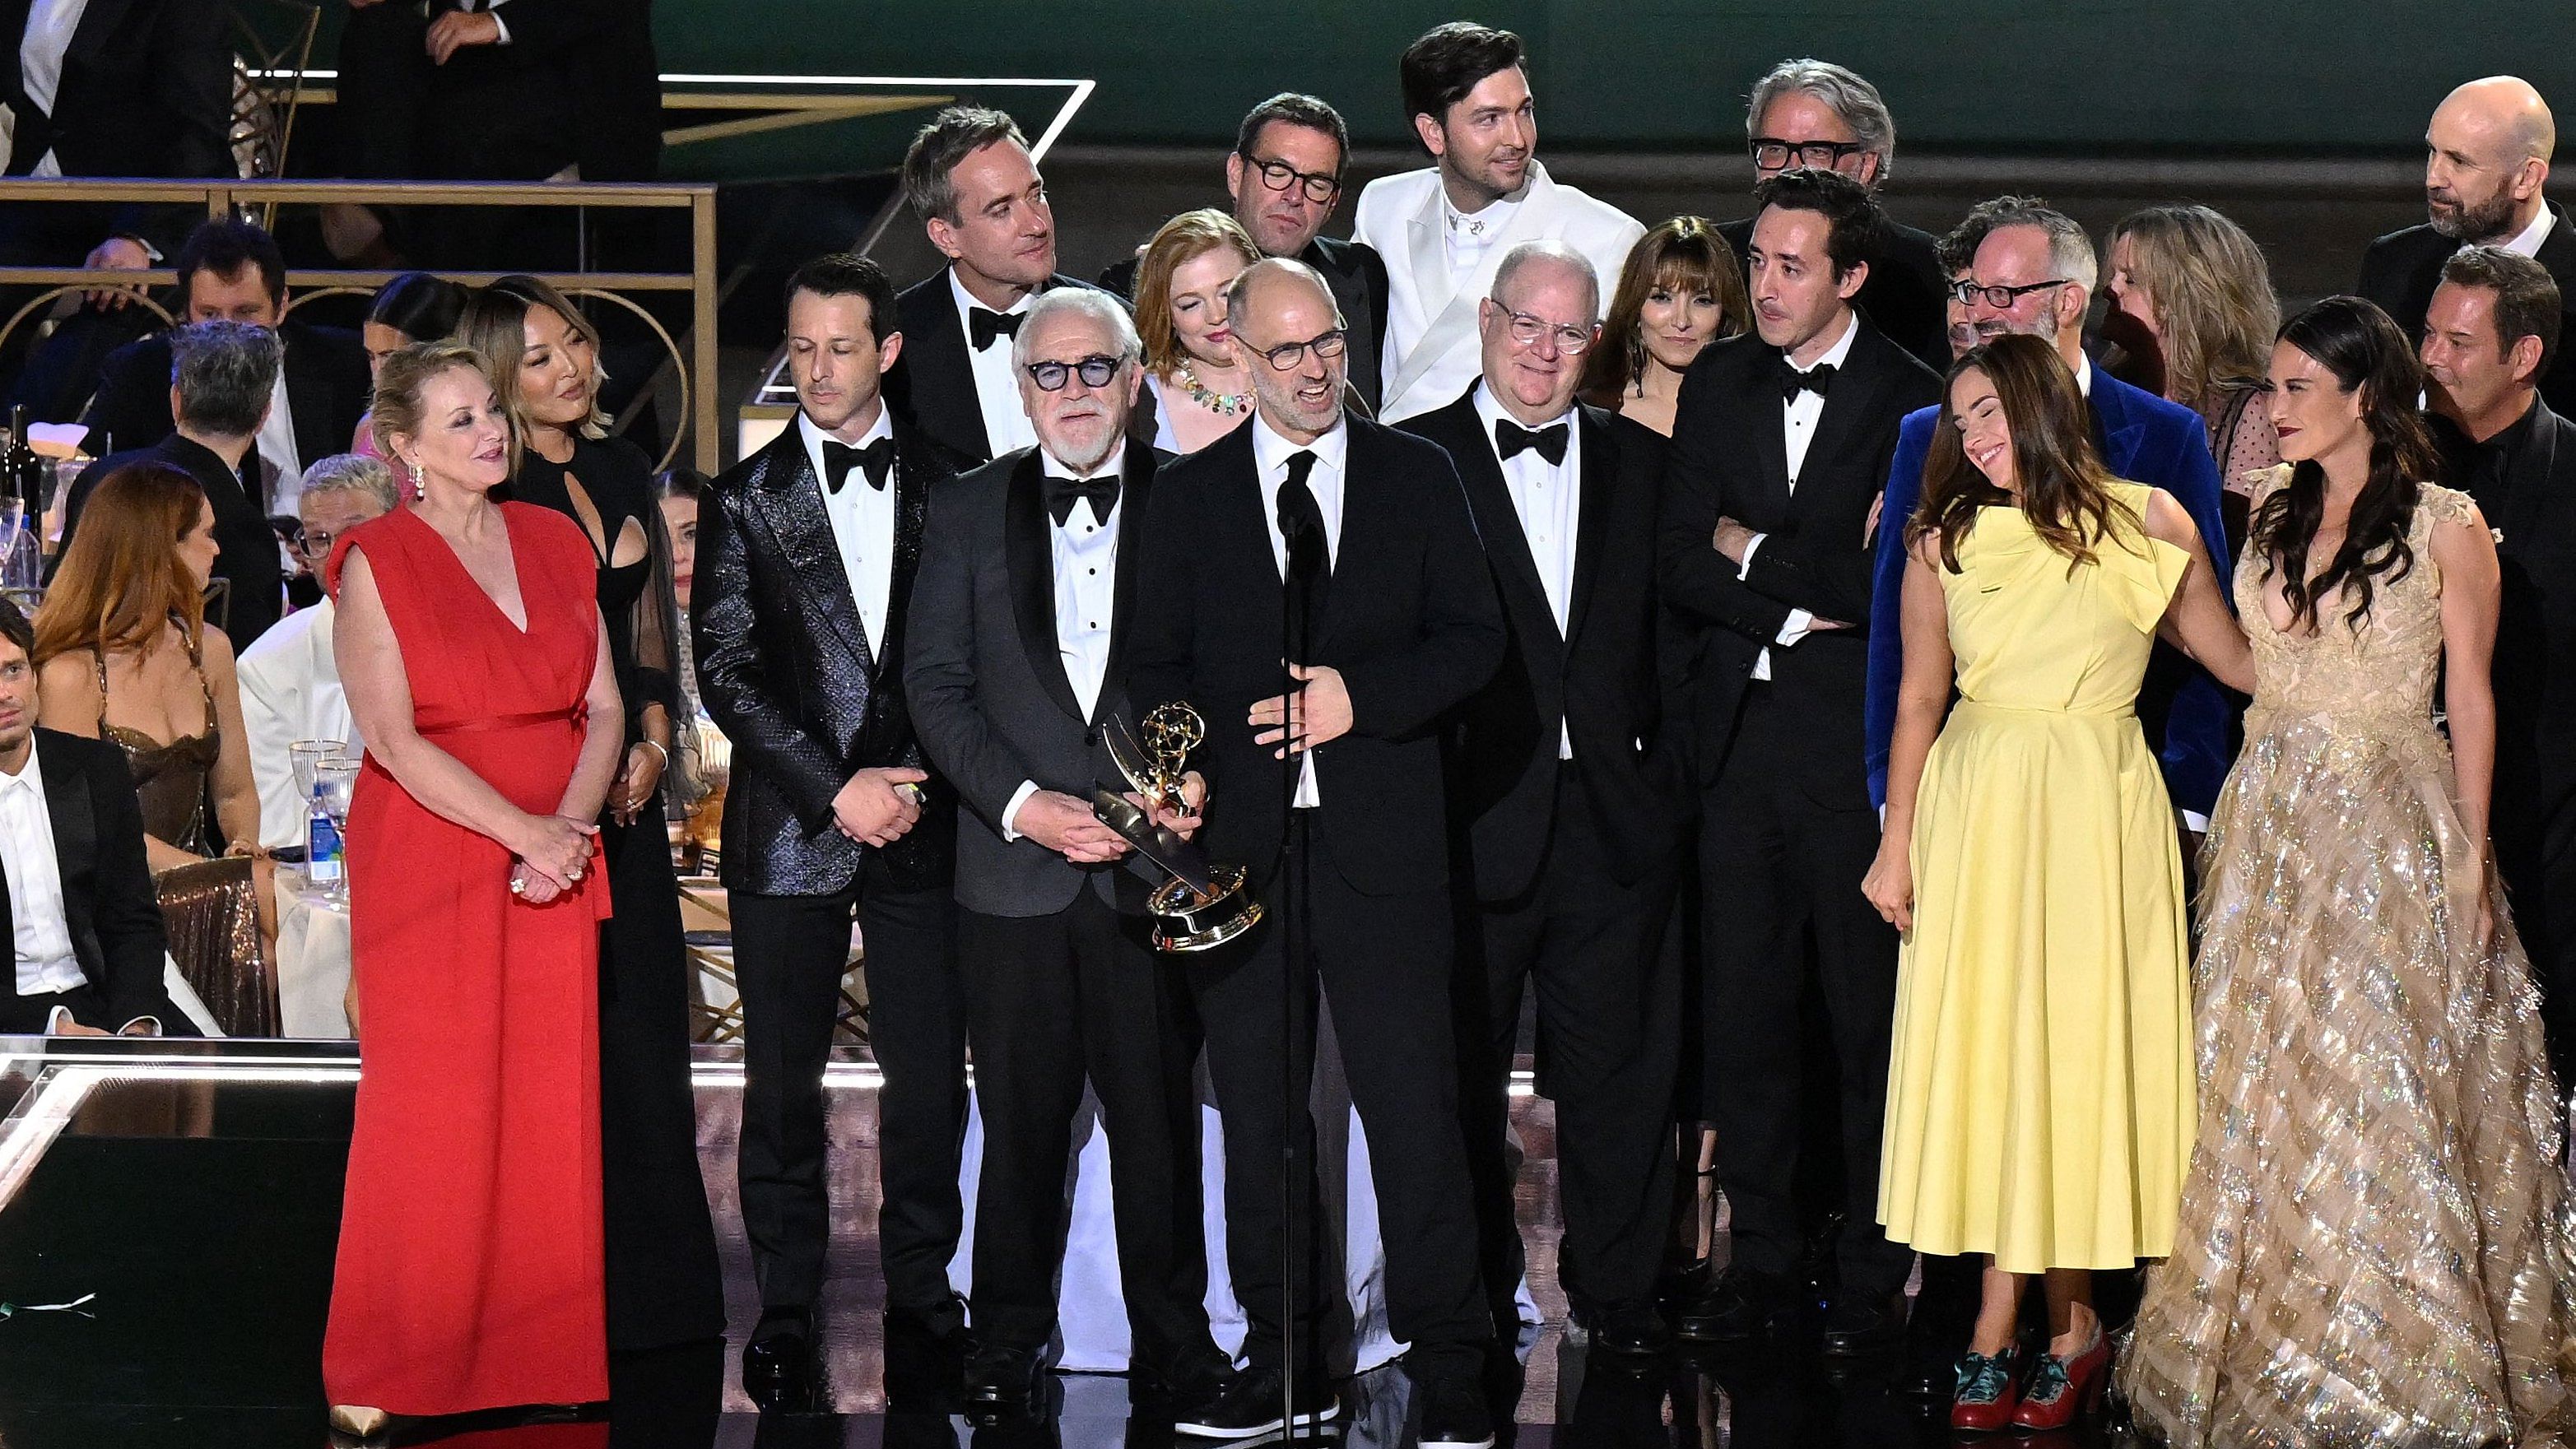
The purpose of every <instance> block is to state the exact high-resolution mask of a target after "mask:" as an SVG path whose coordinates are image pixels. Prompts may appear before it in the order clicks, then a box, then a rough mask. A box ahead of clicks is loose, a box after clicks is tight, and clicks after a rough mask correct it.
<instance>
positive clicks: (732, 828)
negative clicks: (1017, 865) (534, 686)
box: [690, 255, 966, 1409]
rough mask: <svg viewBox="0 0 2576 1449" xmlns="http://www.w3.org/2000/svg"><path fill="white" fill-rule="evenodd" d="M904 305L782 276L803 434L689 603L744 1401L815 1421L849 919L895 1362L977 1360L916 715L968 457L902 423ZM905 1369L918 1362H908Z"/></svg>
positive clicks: (939, 868)
mask: <svg viewBox="0 0 2576 1449" xmlns="http://www.w3.org/2000/svg"><path fill="white" fill-rule="evenodd" d="M894 318H895V297H894V287H893V285H892V284H891V283H889V282H887V280H886V277H885V273H884V272H882V271H881V270H879V269H878V267H877V264H876V263H874V262H872V261H869V260H867V259H866V258H864V257H855V256H848V255H834V256H826V257H820V258H817V259H815V260H814V261H811V262H808V263H806V264H805V265H804V266H803V267H800V268H798V269H797V271H796V274H795V275H794V276H792V277H790V278H789V279H788V283H787V362H788V371H789V375H790V376H791V377H792V378H793V380H794V382H795V385H796V400H797V402H798V404H799V407H800V412H799V415H798V417H797V419H796V422H795V424H794V425H793V426H792V427H789V428H788V429H786V430H785V431H784V432H782V433H781V434H780V435H779V436H778V438H777V439H776V440H775V441H773V442H772V443H770V444H769V445H768V446H767V447H765V448H763V449H761V450H760V451H759V452H757V453H755V454H753V455H752V456H751V457H749V458H746V459H744V460H743V461H742V462H741V463H739V464H737V465H735V466H734V467H733V468H732V469H730V470H728V471H727V472H726V473H725V474H724V475H723V476H722V477H720V478H718V479H717V480H716V481H715V484H714V485H713V487H712V488H710V489H709V491H708V493H707V497H706V501H705V504H704V506H703V507H702V508H701V510H700V517H699V527H698V577H697V587H696V589H695V591H694V592H693V594H692V596H691V598H690V613H691V616H692V623H693V624H694V626H695V630H696V641H697V663H698V687H699V693H700V695H701V696H702V698H703V699H704V700H705V702H706V705H707V709H708V711H709V713H711V714H713V715H714V716H715V720H716V723H717V725H718V726H719V727H720V728H722V729H723V730H724V732H725V737H726V738H727V739H730V740H731V741H733V749H734V755H733V788H732V790H731V791H730V792H729V793H728V794H727V795H726V797H725V812H724V846H725V848H724V867H723V873H724V883H725V886H726V888H727V890H728V891H729V892H730V893H731V909H732V914H733V945H734V969H735V975H736V981H737V987H738V989H739V991H740V993H741V998H742V1016H743V1048H744V1050H743V1105H742V1148H741V1173H742V1208H743V1228H744V1233H745V1235H746V1236H747V1237H748V1238H749V1239H750V1241H751V1256H752V1272H753V1277H754V1279H755V1281H756V1282H757V1283H758V1285H759V1289H760V1308H761V1312H760V1319H759V1321H758V1323H757V1324H756V1325H755V1326H754V1327H753V1329H752V1333H751V1340H750V1342H749V1344H748V1345H747V1346H746V1347H745V1348H744V1350H743V1360H742V1377H743V1388H744V1390H745V1392H746V1393H748V1394H749V1395H750V1397H751V1398H752V1400H753V1401H754V1402H755V1403H757V1404H759V1405H760V1406H761V1407H763V1408H765V1409H766V1408H780V1409H796V1408H801V1407H805V1406H809V1405H811V1404H812V1403H813V1402H814V1401H815V1397H816V1393H817V1391H818V1389H819V1387H820V1385H819V1381H818V1374H817V1364H816V1361H815V1347H816V1345H817V1344H818V1343H819V1342H820V1339H819V1337H818V1335H817V1332H816V1328H815V1324H814V1318H813V1315H814V1310H815V1308H816V1307H817V1306H818V1304H819V1302H820V1300H821V1296H822V1289H823V1253H824V1246H825V1243H826V1242H827V1240H828V1239H829V1237H830V1231H829V1222H830V1216H829V1210H828V1208H829V1205H828V1203H827V1202H826V1200H825V1193H824V1155H825V1145H826V1142H825V1133H824V1101H823V1064H824V1061H825V1059H826V1058H827V1057H828V1056H829V1054H830V1051H831V1046H832V1035H833V1030H834V1028H835V1026H836V1025H837V1024H838V1019H839V1015H840V1003H841V977H842V975H843V973H844V972H845V971H846V970H847V969H848V965H849V958H850V925H851V922H852V920H853V919H854V918H855V919H856V921H857V922H858V924H859V925H860V926H861V928H862V929H863V930H864V932H865V938H866V942H867V956H866V968H867V987H868V1041H869V1046H870V1048H871V1049H872V1051H873V1052H874V1054H875V1056H876V1061H877V1066H878V1068H879V1070H881V1071H882V1072H883V1073H884V1078H885V1082H884V1086H883V1087H882V1088H881V1089H880V1091H879V1092H878V1096H877V1121H878V1163H879V1166H878V1171H879V1176H880V1178H881V1181H882V1184H883V1188H884V1207H883V1210H882V1212H881V1213H880V1215H879V1218H878V1240H879V1242H880V1244H881V1246H882V1257H883V1262H884V1269H885V1279H886V1338H887V1348H888V1354H889V1359H890V1361H897V1360H901V1361H924V1360H925V1359H926V1360H927V1361H929V1362H934V1363H936V1362H940V1361H943V1360H944V1361H945V1362H946V1364H947V1371H948V1372H952V1373H953V1372H954V1371H955V1367H956V1363H957V1361H958V1359H959V1358H960V1357H961V1356H962V1354H963V1352H964V1345H965V1328H966V1321H965V1319H966V1315H965V1304H964V1303H963V1302H962V1301H960V1300H959V1299H958V1297H957V1296H956V1294H955V1293H954V1292H952V1291H951V1290H950V1288H949V1286H948V1260H949V1259H950V1258H951V1257H953V1256H955V1254H956V1251H957V1238H958V1234H959V1231H960V1229H961V1226H962V1223H963V1217H964V1210H963V1207H962V1204H961V1201H960V1198H959V1194H958V1189H957V1177H958V1170H959V1162H960V1149H961V1146H962V1142H963V1137H964V1132H965V1125H966V1014H965V1005H964V999H963V991H962V988H961V986H960V984H959V981H958V976H957V963H956V907H955V902H954V900H953V899H952V896H951V883H952V877H953V871H952V857H953V855H954V853H955V836H956V818H955V813H954V810H953V808H952V805H951V801H952V796H951V794H950V791H949V789H948V786H947V784H946V783H945V782H944V781H943V780H941V779H940V778H939V777H938V776H936V775H934V774H932V773H930V772H929V770H928V767H927V762H926V761H925V759H924V757H923V754H922V749H921V746H920V745H919V743H917V742H916V740H915V739H914V736H913V727H912V716H911V713H910V711H908V710H907V709H906V708H905V707H904V698H903V689H904V641H905V639H906V637H907V633H908V629H907V625H906V617H907V613H908V610H907V608H906V604H907V601H908V600H909V598H910V597H911V594H912V581H913V574H914V571H915V567H916V565H917V564H918V562H919V560H920V557H921V546H922V530H923V526H924V524H925V522H926V521H927V519H928V518H929V514H930V499H931V495H932V494H933V493H935V492H937V491H938V490H939V489H940V488H941V487H943V486H945V484H946V483H947V481H948V480H949V479H950V478H951V477H952V476H953V475H954V473H955V460H954V459H953V458H952V457H951V456H950V455H948V454H947V453H946V452H945V451H944V450H943V449H941V448H940V446H939V445H938V444H937V443H934V442H932V441H931V440H930V439H929V438H927V437H924V436H923V435H922V433H921V432H920V430H918V429H916V428H914V427H912V426H911V425H910V424H908V423H906V422H904V421H902V420H901V419H899V418H896V417H894V416H892V415H891V414H890V412H889V410H888V409H887V407H886V405H885V402H884V400H883V399H882V398H881V397H880V396H879V391H878V389H879V386H880V384H881V381H882V379H883V377H884V374H885V370H886V368H887V367H889V366H891V365H892V364H893V363H894V361H895V359H896V358H897V357H898V356H899V355H901V354H902V353H904V352H906V351H909V350H910V349H908V348H906V347H905V346H904V338H903V336H902V334H901V333H899V332H897V331H896V330H895V327H894ZM907 1355H909V1357H907Z"/></svg>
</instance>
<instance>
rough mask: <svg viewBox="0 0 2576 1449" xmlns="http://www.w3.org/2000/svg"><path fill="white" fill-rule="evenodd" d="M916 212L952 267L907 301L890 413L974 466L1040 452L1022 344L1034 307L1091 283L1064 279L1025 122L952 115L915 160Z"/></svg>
mask: <svg viewBox="0 0 2576 1449" xmlns="http://www.w3.org/2000/svg"><path fill="white" fill-rule="evenodd" d="M903 194H904V202H905V204H906V205H908V206H909V207H911V209H912V214H913V215H914V216H915V217H918V218H919V219H920V221H921V225H922V228H923V230H925V231H927V232H928V233H929V235H930V244H931V245H932V246H935V247H937V248H939V251H940V254H941V255H942V256H945V257H947V258H948V265H947V266H945V267H942V268H940V269H939V270H938V271H936V272H933V273H931V274H930V275H929V276H927V277H925V278H923V279H922V280H921V281H919V282H916V283H914V284H913V285H911V286H909V287H906V288H905V289H904V291H903V295H902V296H901V297H900V298H898V299H897V301H896V307H897V309H898V313H899V315H900V317H901V318H902V328H903V337H904V348H903V360H902V362H901V363H899V364H898V365H897V366H896V367H895V369H894V370H893V371H892V372H890V373H888V374H887V375H886V386H885V396H886V403H887V405H888V406H890V407H892V408H893V409H894V411H895V416H897V417H899V418H902V419H903V420H904V421H906V422H908V423H911V424H912V425H913V426H914V427H917V428H919V429H921V430H922V431H923V432H924V433H926V434H928V435H929V436H930V439H931V441H933V442H935V443H938V444H939V445H940V446H941V447H943V448H946V449H947V450H949V451H950V452H952V453H955V454H957V455H959V456H960V457H963V458H968V459H971V460H973V461H975V462H978V463H982V462H989V461H991V460H992V459H993V458H995V457H997V456H999V455H1000V454H1003V453H1008V452H1012V451H1014V450H1017V449H1020V448H1026V447H1031V446H1034V445H1035V444H1036V442H1037V433H1036V431H1035V430H1034V429H1032V428H1031V427H1030V426H1029V419H1028V414H1026V413H1025V412H1022V411H1021V409H1020V392H1019V384H1018V381H1017V380H1016V378H1015V377H1014V376H1013V374H1012V372H1011V338H1012V336H1013V335H1014V334H1016V333H1017V332H1018V331H1019V328H1020V318H1021V317H1022V315H1023V314H1025V313H1026V312H1027V311H1028V307H1029V299H1030V298H1032V297H1034V296H1036V295H1037V294H1038V293H1040V292H1044V291H1048V290H1050V289H1052V288H1056V287H1082V286H1088V285H1090V284H1089V283H1087V282H1081V281H1077V280H1075V279H1074V278H1072V277H1067V276H1062V275H1059V274H1058V273H1057V272H1056V269H1055V211H1054V209H1053V208H1052V207H1051V206H1049V205H1048V204H1047V195H1046V182H1045V181H1044V180H1042V179H1040V177H1039V176H1038V168H1037V163H1036V162H1035V161H1033V160H1031V159H1030V158H1029V145H1028V141H1027V139H1026V138H1025V137H1023V136H1022V135H1021V134H1020V127H1019V123H1018V122H1016V121H1013V120H1012V119H1011V118H1010V117H1009V116H1007V115H1004V114H1003V113H1002V112H1000V111H994V110H987V109H984V108H983V107H980V106H950V107H948V108H947V109H946V110H943V111H941V112H940V113H939V115H938V116H937V118H936V119H934V120H932V121H931V123H930V124H929V125H927V126H924V127H922V128H921V132H920V134H919V135H916V136H914V137H913V138H912V147H911V149H910V150H908V151H906V152H905V153H904V157H903Z"/></svg>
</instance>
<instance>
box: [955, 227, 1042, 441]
mask: <svg viewBox="0 0 2576 1449" xmlns="http://www.w3.org/2000/svg"><path fill="white" fill-rule="evenodd" d="M948 293H949V295H950V296H951V297H953V298H955V299H956V302H957V330H958V331H959V332H960V333H961V334H963V335H964V336H965V338H966V363H967V366H969V367H970V368H972V369H973V370H974V373H975V406H976V408H977V410H978V411H980V412H982V413H983V415H984V445H985V446H986V447H987V448H989V449H991V450H992V455H993V456H994V457H996V458H998V457H1000V456H1002V455H1003V454H1004V453H1009V452H1014V451H1016V450H1018V449H1021V448H1033V447H1036V446H1037V441H1038V430H1037V429H1036V428H1034V427H1031V426H1030V425H1029V414H1028V410H1027V409H1026V408H1024V407H1022V406H1021V404H1020V379H1019V374H1018V372H1017V371H1016V370H1014V369H1013V368H1012V366H1011V339H1010V338H1008V337H995V338H994V339H993V343H992V345H991V346H989V347H987V348H985V349H984V350H983V351H981V352H978V351H976V350H975V330H974V328H973V327H971V326H969V325H968V324H967V321H966V312H967V309H968V308H970V307H971V308H975V309H977V310H980V311H985V312H992V311H999V312H1001V313H1002V314H1003V315H1004V316H1006V317H1017V316H1020V315H1022V314H1023V313H1025V312H1027V311H1028V310H1029V299H1030V298H1031V297H1034V296H1036V295H1037V294H1036V293H1035V292H1029V293H1025V294H1023V295H1022V296H1021V297H1020V300H1018V301H1016V302H1013V303H1012V304H1011V305H1009V306H1008V307H1001V308H993V307H987V306H985V305H984V304H983V303H981V302H978V301H976V300H975V294H974V293H972V292H969V291H967V290H966V284H965V283H963V282H961V281H959V280H957V269H956V268H955V267H950V268H949V269H948Z"/></svg>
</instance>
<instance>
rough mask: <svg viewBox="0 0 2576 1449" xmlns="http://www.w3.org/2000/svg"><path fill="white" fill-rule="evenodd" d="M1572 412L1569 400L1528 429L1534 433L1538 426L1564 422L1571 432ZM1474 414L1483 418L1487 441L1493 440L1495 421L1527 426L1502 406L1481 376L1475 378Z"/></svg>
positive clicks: (1515, 425) (1546, 426)
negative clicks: (1551, 414)
mask: <svg viewBox="0 0 2576 1449" xmlns="http://www.w3.org/2000/svg"><path fill="white" fill-rule="evenodd" d="M1574 413H1575V406H1574V404H1573V403H1571V402H1569V403H1567V404H1566V405H1565V411H1563V412H1561V413H1558V414H1557V415H1556V416H1555V417H1552V418H1549V419H1548V420H1547V421H1546V422H1543V423H1541V424H1539V425H1538V427H1537V428H1530V429H1529V430H1530V431H1531V432H1533V433H1535V432H1537V431H1538V430H1539V428H1552V427H1555V426H1556V425H1557V424H1558V423H1564V424H1566V430H1567V432H1568V433H1571V432H1572V431H1573V423H1574ZM1476 416H1477V417H1479V418H1482V419H1483V420H1484V423H1485V441H1486V442H1487V443H1491V442H1493V440H1494V424H1496V423H1509V424H1511V425H1512V426H1513V427H1516V428H1521V427H1528V426H1529V425H1528V424H1526V423H1523V422H1522V421H1521V420H1520V419H1519V418H1516V417H1514V416H1512V414H1511V412H1510V411H1509V410H1508V409H1506V408H1505V407H1504V406H1503V400H1502V399H1501V398H1498V397H1496V396H1494V389H1493V388H1492V386H1491V385H1489V384H1488V383H1487V382H1486V381H1485V380H1484V379H1483V378H1481V377H1480V378H1478V379H1476Z"/></svg>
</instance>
